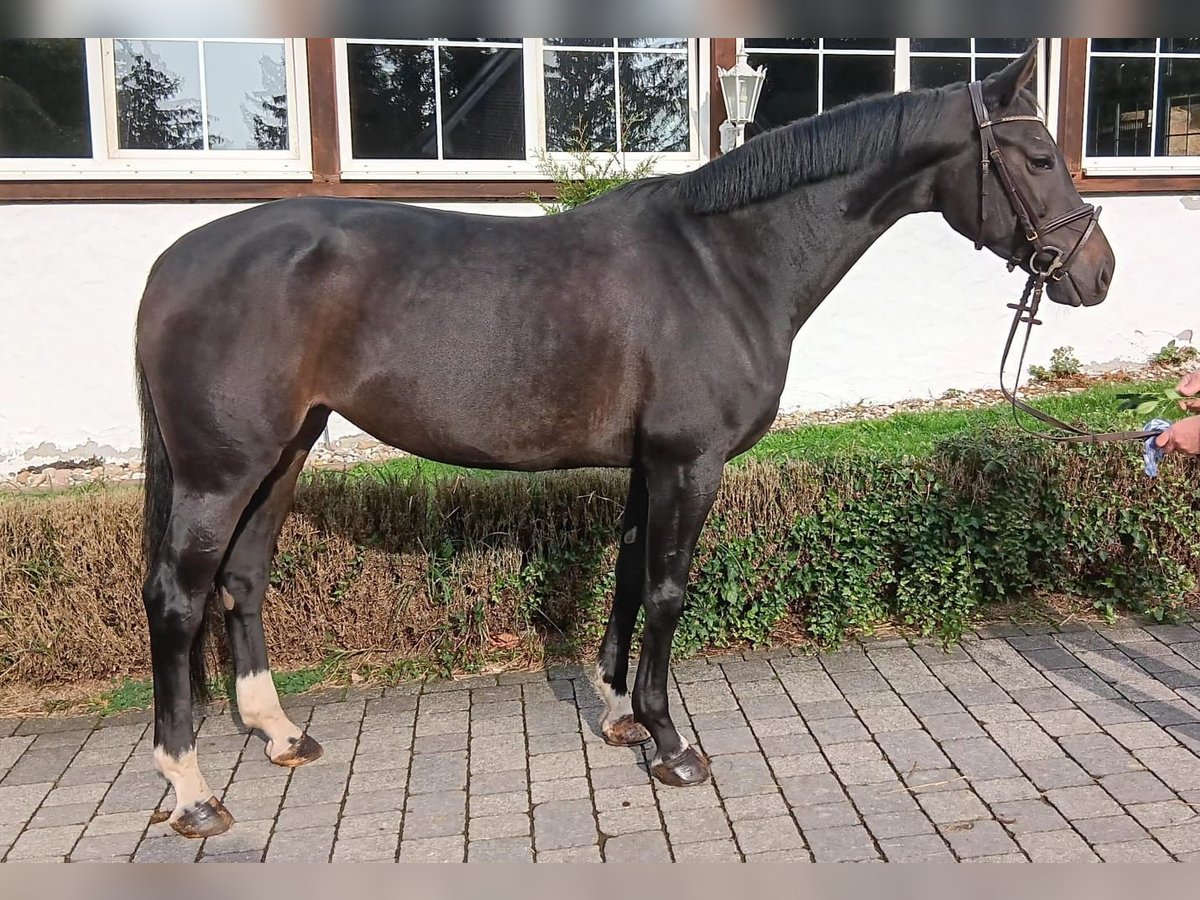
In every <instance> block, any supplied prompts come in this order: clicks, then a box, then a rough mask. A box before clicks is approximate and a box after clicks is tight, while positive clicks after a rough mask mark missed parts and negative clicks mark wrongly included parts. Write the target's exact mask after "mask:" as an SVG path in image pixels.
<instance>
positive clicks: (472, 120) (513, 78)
mask: <svg viewBox="0 0 1200 900" xmlns="http://www.w3.org/2000/svg"><path fill="white" fill-rule="evenodd" d="M346 55H347V67H348V69H349V88H350V97H349V100H350V107H349V114H350V123H351V146H352V147H353V150H354V156H355V158H357V159H434V160H449V159H505V160H512V159H524V158H525V96H524V79H525V76H524V62H523V55H524V51H523V48H522V45H521V40H520V39H519V38H465V39H462V38H459V39H454V38H447V39H435V40H426V41H390V42H369V43H368V42H365V41H348V42H347V47H346Z"/></svg>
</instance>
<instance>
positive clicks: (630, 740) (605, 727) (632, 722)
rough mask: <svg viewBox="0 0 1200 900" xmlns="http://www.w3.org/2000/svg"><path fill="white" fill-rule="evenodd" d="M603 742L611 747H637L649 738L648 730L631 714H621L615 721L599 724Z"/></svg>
mask: <svg viewBox="0 0 1200 900" xmlns="http://www.w3.org/2000/svg"><path fill="white" fill-rule="evenodd" d="M600 734H601V735H602V736H603V737H604V743H606V744H610V745H612V746H613V747H637V746H640V745H641V744H644V743H646V742H647V741H648V740H650V732H649V731H647V730H646V729H645V727H643V726H642V725H639V724H638V723H637V720H636V719H635V718H634V717H633V716H621V718H619V719H617V720H616V721H615V722H604V723H603V724H602V725H601V726H600Z"/></svg>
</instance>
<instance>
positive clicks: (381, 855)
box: [333, 834, 396, 863]
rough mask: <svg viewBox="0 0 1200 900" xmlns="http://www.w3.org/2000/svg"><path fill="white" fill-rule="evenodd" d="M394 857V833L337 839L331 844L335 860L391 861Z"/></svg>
mask: <svg viewBox="0 0 1200 900" xmlns="http://www.w3.org/2000/svg"><path fill="white" fill-rule="evenodd" d="M395 858H396V837H395V835H387V834H381V835H375V836H373V837H363V838H353V839H351V840H345V841H337V842H335V843H334V845H333V861H334V862H335V863H336V862H391V861H392V860H394V859H395Z"/></svg>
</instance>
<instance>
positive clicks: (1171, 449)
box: [1154, 379, 1200, 456]
mask: <svg viewBox="0 0 1200 900" xmlns="http://www.w3.org/2000/svg"><path fill="white" fill-rule="evenodd" d="M1198 382H1200V379H1198ZM1181 387H1182V386H1181ZM1198 387H1200V383H1198ZM1180 393H1182V389H1181V391H1180ZM1154 443H1155V444H1156V445H1157V446H1159V447H1161V448H1162V449H1163V450H1166V451H1167V452H1168V453H1185V454H1187V455H1188V456H1200V416H1193V417H1192V418H1190V419H1182V420H1181V421H1179V422H1176V423H1175V424H1174V425H1172V426H1171V427H1170V428H1168V429H1167V430H1166V431H1164V432H1163V433H1162V434H1160V435H1159V436H1158V438H1157V440H1155V442H1154Z"/></svg>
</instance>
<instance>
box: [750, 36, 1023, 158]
mask: <svg viewBox="0 0 1200 900" xmlns="http://www.w3.org/2000/svg"><path fill="white" fill-rule="evenodd" d="M1029 41H1030V39H1029V38H746V39H745V48H746V50H747V51H748V52H749V54H750V60H749V61H750V64H751V65H752V66H760V65H765V66H766V67H767V83H766V85H765V86H764V87H763V93H762V97H761V99H760V100H759V105H758V115H757V117H756V120H755V122H754V123H753V124H752V125H751V126H749V127H748V128H747V135H753V134H757V133H759V132H761V131H765V130H767V129H770V128H777V127H779V126H780V125H786V124H788V123H789V122H793V121H795V120H796V119H800V118H803V117H805V116H812V115H816V114H817V113H822V112H825V111H826V110H827V109H832V108H833V107H835V106H838V105H840V104H842V103H848V102H849V101H851V100H856V99H858V98H860V97H868V96H871V95H872V94H880V93H891V92H893V91H905V90H908V89H909V88H927V87H939V86H941V85H947V84H954V83H955V82H959V81H970V80H973V79H979V78H986V77H987V76H988V75H990V74H992V73H993V72H996V71H999V70H1000V69H1002V68H1004V67H1005V66H1006V65H1008V64H1009V63H1010V62H1012V60H1014V59H1016V58H1018V57H1019V56H1020V55H1021V54H1022V53H1024V52H1025V50H1026V49H1027V48H1028V46H1029ZM1041 68H1042V70H1043V71H1044V70H1045V68H1046V67H1045V66H1043V67H1041ZM1043 85H1044V78H1043V76H1042V75H1041V73H1039V91H1038V94H1039V96H1040V97H1042V98H1044V97H1045V93H1044V87H1043Z"/></svg>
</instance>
